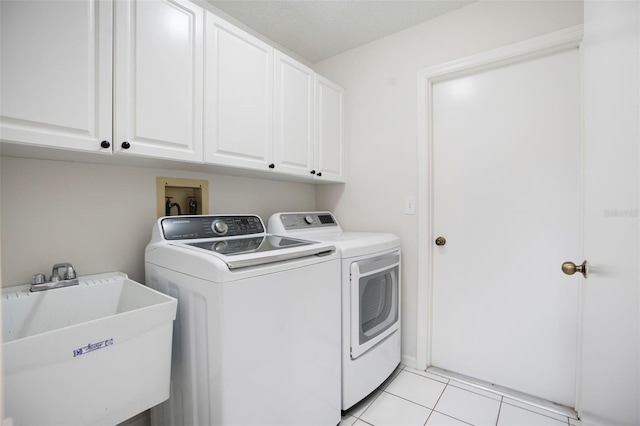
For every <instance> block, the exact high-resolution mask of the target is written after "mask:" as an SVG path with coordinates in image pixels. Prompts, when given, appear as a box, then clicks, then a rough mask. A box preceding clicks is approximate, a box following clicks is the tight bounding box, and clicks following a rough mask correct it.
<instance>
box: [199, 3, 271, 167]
mask: <svg viewBox="0 0 640 426" xmlns="http://www.w3.org/2000/svg"><path fill="white" fill-rule="evenodd" d="M205 21H206V23H205V87H206V89H205V90H206V93H205V141H206V142H205V161H206V162H208V163H215V164H223V165H229V166H235V167H243V168H252V169H261V170H263V169H264V170H267V168H268V167H269V165H270V164H271V162H272V152H273V48H272V47H271V46H269V45H267V44H266V43H263V42H262V41H260V40H258V39H257V38H255V37H253V36H251V35H249V34H247V33H245V32H244V31H241V30H240V29H238V28H236V27H234V26H232V25H231V24H229V23H228V22H226V21H224V20H222V19H220V18H218V17H217V16H215V15H213V14H211V13H209V12H207V13H206V16H205Z"/></svg>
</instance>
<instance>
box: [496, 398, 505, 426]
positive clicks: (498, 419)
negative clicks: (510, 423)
mask: <svg viewBox="0 0 640 426" xmlns="http://www.w3.org/2000/svg"><path fill="white" fill-rule="evenodd" d="M503 403H504V396H501V397H500V406H499V407H498V417H496V426H498V422H499V421H500V413H502V404H503Z"/></svg>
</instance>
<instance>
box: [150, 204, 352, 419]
mask: <svg viewBox="0 0 640 426" xmlns="http://www.w3.org/2000/svg"><path fill="white" fill-rule="evenodd" d="M145 272H146V284H147V285H148V286H150V287H152V288H154V289H157V290H159V291H161V292H164V293H166V294H169V295H172V296H173V297H175V298H176V299H178V313H177V318H176V321H175V322H174V336H173V353H172V362H171V365H172V370H171V389H170V398H169V400H168V401H166V402H165V403H163V404H161V405H159V406H157V407H154V408H153V409H152V412H151V419H152V424H154V425H176V426H178V425H180V426H188V425H198V426H201V425H296V426H297V425H301V424H306V425H308V424H315V425H337V424H338V423H340V408H341V404H340V380H341V376H340V374H341V369H340V353H341V343H340V337H341V326H340V297H341V296H340V292H341V288H340V283H339V280H340V259H339V256H338V254H337V252H336V250H335V247H334V246H333V245H332V244H330V243H318V242H313V241H303V240H300V239H296V238H292V237H279V236H274V235H268V234H267V233H266V232H265V227H264V224H263V222H262V220H261V219H260V218H259V217H258V216H255V215H217V216H214V215H207V216H173V217H165V218H161V219H159V220H158V222H157V223H156V225H155V226H154V228H153V235H152V238H151V242H150V243H149V245H148V246H147V249H146V251H145Z"/></svg>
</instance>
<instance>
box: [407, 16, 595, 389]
mask: <svg viewBox="0 0 640 426" xmlns="http://www.w3.org/2000/svg"><path fill="white" fill-rule="evenodd" d="M582 37H583V26H582V25H577V26H574V27H569V28H567V29H564V30H560V31H556V32H553V33H550V34H546V35H543V36H540V37H536V38H533V39H530V40H526V41H523V42H520V43H516V44H512V45H509V46H505V47H502V48H498V49H494V50H490V51H487V52H484V53H480V54H477V55H473V56H469V57H466V58H462V59H458V60H454V61H451V62H447V63H444V64H440V65H436V66H433V67H429V68H425V69H422V70H419V71H418V259H424V260H425V261H422V262H418V291H417V295H418V304H417V315H416V316H417V322H418V323H417V347H416V368H417V369H419V370H426V368H427V367H429V366H430V365H431V345H432V341H431V332H430V331H431V328H432V326H433V321H432V316H431V313H432V311H433V309H432V304H433V244H432V240H433V238H435V236H434V235H435V234H434V229H433V213H434V206H433V193H434V191H433V189H434V188H433V169H434V168H433V90H432V88H433V84H435V83H438V82H441V81H445V80H449V79H452V78H457V77H461V76H464V75H468V74H471V73H475V72H480V71H483V70H489V69H494V68H497V67H500V66H505V65H509V64H513V63H518V62H522V61H526V60H529V59H533V58H537V57H541V56H546V55H549V54H552V53H554V52H560V51H563V50H567V49H572V48H578V49H580V48H581V44H582ZM583 139H584V137H583ZM581 293H582V288H581V289H580V294H581ZM578 328H579V329H578V345H579V346H578V348H579V349H578V360H577V366H578V368H577V386H576V389H577V390H578V393H580V391H579V389H580V381H581V380H580V371H581V370H580V363H581V361H580V358H581V357H580V348H581V342H580V336H581V329H580V322H579V324H578Z"/></svg>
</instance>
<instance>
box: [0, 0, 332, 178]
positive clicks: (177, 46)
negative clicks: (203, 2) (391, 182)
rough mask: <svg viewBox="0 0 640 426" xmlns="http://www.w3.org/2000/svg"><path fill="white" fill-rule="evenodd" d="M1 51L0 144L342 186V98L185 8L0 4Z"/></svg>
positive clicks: (169, 2) (183, 4) (77, 2)
mask: <svg viewBox="0 0 640 426" xmlns="http://www.w3.org/2000/svg"><path fill="white" fill-rule="evenodd" d="M0 43H1V46H0V47H1V52H2V60H1V61H0V95H1V98H0V141H2V142H9V143H12V144H25V145H33V146H45V147H51V148H62V149H68V150H74V151H84V152H96V153H103V154H114V153H115V154H118V155H126V156H137V157H149V158H161V159H169V160H178V161H185V162H190V163H206V164H209V165H214V166H228V167H233V168H236V169H245V170H248V171H251V173H252V174H254V173H253V171H255V170H259V171H265V172H268V173H275V174H278V175H279V177H286V176H291V177H293V178H294V179H296V180H299V179H305V180H306V179H308V180H310V181H314V180H315V181H318V182H320V181H326V182H342V181H343V179H344V176H343V160H342V124H343V123H342V108H343V95H344V93H343V90H342V89H341V88H340V87H338V86H336V85H335V84H333V83H331V82H330V81H328V80H326V79H324V78H322V77H320V76H318V75H317V74H316V73H315V72H314V71H313V70H312V69H310V68H309V67H307V66H305V65H303V64H301V63H300V62H298V61H296V60H294V59H292V58H290V57H288V56H287V55H285V54H283V53H281V52H278V51H277V50H275V49H274V48H273V47H272V46H270V45H268V44H266V43H265V42H263V41H262V40H260V39H258V38H256V37H254V36H252V35H250V34H248V33H247V32H245V31H243V30H241V29H239V28H237V27H236V26H234V25H232V24H230V23H229V22H227V21H225V20H223V19H220V18H219V17H217V16H215V15H214V14H213V13H211V12H209V11H208V10H205V9H204V8H203V7H201V6H199V5H197V4H195V3H192V2H191V1H190V0H73V1H71V0H69V1H50V0H20V1H8V0H4V1H3V0H0ZM41 152H46V151H41ZM46 155H48V154H45V156H46ZM53 156H54V157H55V155H53ZM83 158H86V157H83ZM274 177H275V176H274Z"/></svg>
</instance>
